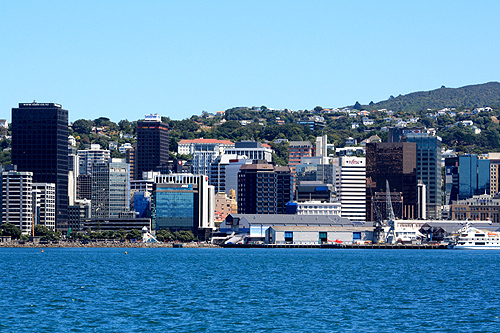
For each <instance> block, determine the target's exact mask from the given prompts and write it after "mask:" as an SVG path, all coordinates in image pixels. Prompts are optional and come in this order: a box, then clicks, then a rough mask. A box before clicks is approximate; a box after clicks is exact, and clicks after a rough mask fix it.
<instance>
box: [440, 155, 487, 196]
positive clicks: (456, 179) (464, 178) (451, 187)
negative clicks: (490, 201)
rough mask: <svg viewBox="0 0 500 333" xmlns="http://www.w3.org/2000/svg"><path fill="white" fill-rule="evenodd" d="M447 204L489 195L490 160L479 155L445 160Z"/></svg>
mask: <svg viewBox="0 0 500 333" xmlns="http://www.w3.org/2000/svg"><path fill="white" fill-rule="evenodd" d="M445 177H446V178H445V184H446V185H445V187H446V199H445V203H446V204H451V203H452V201H457V200H464V199H468V198H472V196H474V195H480V194H488V193H489V191H490V160H488V159H480V158H479V157H478V156H477V155H474V154H473V155H460V156H457V157H451V158H447V159H446V160H445Z"/></svg>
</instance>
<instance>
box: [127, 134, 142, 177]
mask: <svg viewBox="0 0 500 333" xmlns="http://www.w3.org/2000/svg"><path fill="white" fill-rule="evenodd" d="M132 147H133V148H132V149H127V150H125V162H127V163H128V165H130V180H131V181H132V180H140V179H142V178H140V177H139V176H138V175H137V172H136V166H135V164H136V159H137V143H134V144H133V145H132Z"/></svg>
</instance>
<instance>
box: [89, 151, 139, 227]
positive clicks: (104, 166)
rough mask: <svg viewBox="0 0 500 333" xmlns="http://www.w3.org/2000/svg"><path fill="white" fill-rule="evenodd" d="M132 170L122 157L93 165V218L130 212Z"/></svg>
mask: <svg viewBox="0 0 500 333" xmlns="http://www.w3.org/2000/svg"><path fill="white" fill-rule="evenodd" d="M129 176H130V170H129V166H128V164H127V163H125V161H124V160H122V159H114V158H113V159H112V160H111V161H110V162H107V163H94V165H93V166H92V218H109V217H113V216H118V215H120V214H122V213H124V212H129V186H130V184H129Z"/></svg>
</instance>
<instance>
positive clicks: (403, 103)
mask: <svg viewBox="0 0 500 333" xmlns="http://www.w3.org/2000/svg"><path fill="white" fill-rule="evenodd" d="M498 105H500V83H499V82H488V83H483V84H476V85H470V86H465V87H461V88H446V87H444V86H443V87H441V88H439V89H436V90H430V91H418V92H414V93H410V94H407V95H399V96H397V97H392V96H391V98H389V99H388V100H386V101H381V102H378V103H370V104H369V105H364V106H363V108H365V109H367V110H373V109H390V110H394V111H419V110H426V109H428V108H431V109H442V108H458V107H464V108H474V107H484V106H498Z"/></svg>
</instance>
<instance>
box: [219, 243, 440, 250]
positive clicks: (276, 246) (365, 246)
mask: <svg viewBox="0 0 500 333" xmlns="http://www.w3.org/2000/svg"><path fill="white" fill-rule="evenodd" d="M221 247H224V248H259V249H260V248H261V249H289V248H290V249H292V248H293V249H366V250H368V249H370V250H374V249H375V250H376V249H388V250H446V249H448V245H447V244H222V245H221Z"/></svg>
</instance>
